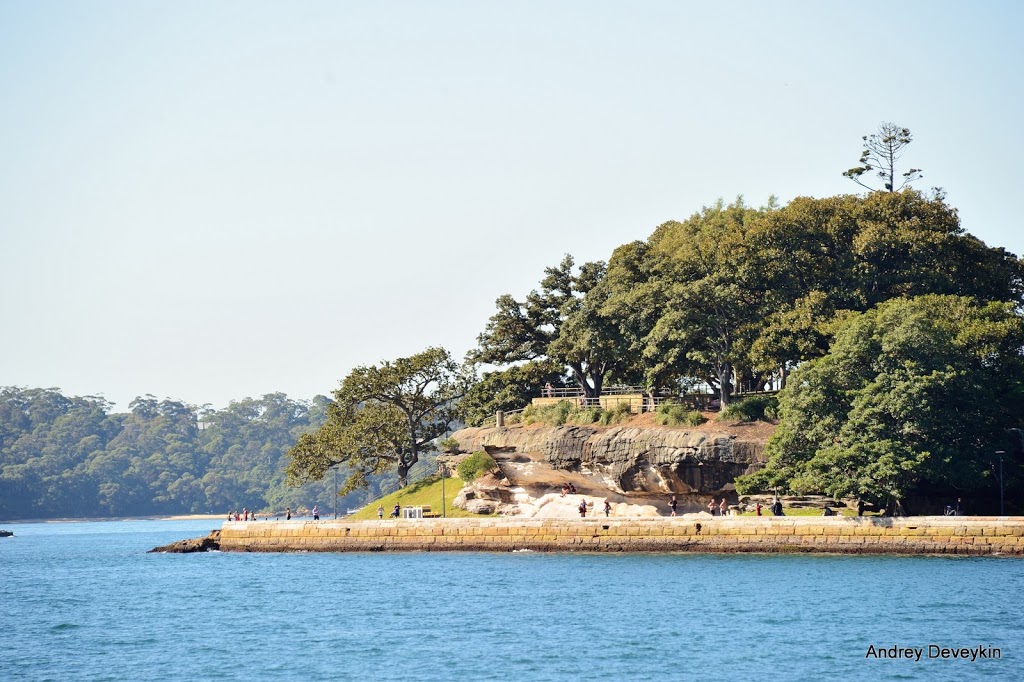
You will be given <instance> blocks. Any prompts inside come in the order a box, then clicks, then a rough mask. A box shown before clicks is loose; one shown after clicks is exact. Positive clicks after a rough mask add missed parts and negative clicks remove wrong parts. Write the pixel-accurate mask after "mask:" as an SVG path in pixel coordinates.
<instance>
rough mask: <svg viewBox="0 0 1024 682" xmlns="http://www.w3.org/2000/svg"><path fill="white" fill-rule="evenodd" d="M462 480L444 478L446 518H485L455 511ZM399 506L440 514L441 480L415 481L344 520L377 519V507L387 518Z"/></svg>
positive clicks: (455, 477) (431, 478) (426, 479)
mask: <svg viewBox="0 0 1024 682" xmlns="http://www.w3.org/2000/svg"><path fill="white" fill-rule="evenodd" d="M462 486H463V483H462V479H461V478H458V477H457V476H451V477H446V478H445V480H444V496H445V498H446V500H447V504H446V516H447V517H448V518H474V519H478V518H481V517H486V516H487V515H486V514H471V513H469V512H468V511H464V510H462V509H456V508H455V506H454V505H453V504H452V500H454V499H455V496H456V495H458V494H459V491H460V490H461V489H462ZM396 503H397V504H400V505H402V506H403V507H419V506H425V505H430V510H431V511H432V512H436V513H438V514H440V513H441V479H440V478H439V477H438V476H431V477H429V478H425V479H423V480H420V481H417V482H415V483H413V484H412V485H410V486H407V487H405V488H402V489H401V490H399V491H397V492H393V493H391V494H390V495H386V496H385V497H383V498H382V499H380V500H378V501H377V502H374V503H371V504H369V505H367V506H365V507H363V508H362V509H360V510H359V511H357V512H356V513H355V514H352V515H351V516H348V517H346V518H349V519H355V520H357V521H365V520H368V519H376V518H377V507H378V505H379V506H382V507H384V518H385V519H386V518H388V515H389V514H391V510H392V509H394V507H395V504H396Z"/></svg>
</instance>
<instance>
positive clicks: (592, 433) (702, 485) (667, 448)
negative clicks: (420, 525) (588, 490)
mask: <svg viewBox="0 0 1024 682" xmlns="http://www.w3.org/2000/svg"><path fill="white" fill-rule="evenodd" d="M453 438H455V439H456V440H457V441H458V442H459V449H460V450H461V451H463V452H475V451H477V450H486V451H487V452H488V453H490V454H491V456H492V457H494V458H495V460H496V461H498V463H499V464H501V465H502V469H503V470H504V471H505V472H506V473H507V474H509V475H510V477H511V479H512V480H513V482H516V478H517V477H516V473H517V470H518V471H519V473H520V474H521V476H523V477H525V478H530V477H531V473H538V474H539V473H541V472H539V471H535V472H530V471H528V470H529V469H530V468H531V467H530V465H534V466H533V468H534V469H536V468H537V466H536V465H541V464H543V465H547V466H548V467H550V469H551V470H553V471H557V472H566V473H577V474H582V475H584V476H586V477H587V478H589V479H592V480H593V479H597V480H599V481H600V482H601V483H602V484H603V486H604V487H606V488H607V489H608V490H610V491H611V492H613V493H617V494H619V495H641V496H643V495H651V494H654V495H671V494H673V493H674V494H678V495H688V496H693V495H705V496H708V495H712V494H715V493H730V492H732V490H733V486H732V482H733V480H734V479H735V478H736V477H737V476H739V475H740V474H744V473H749V472H751V471H753V470H756V469H757V468H759V467H760V466H761V465H762V464H763V462H764V459H763V452H764V443H763V441H761V440H747V439H744V438H743V437H742V436H741V435H739V434H736V433H730V432H728V431H708V430H696V429H695V430H681V429H664V428H637V427H628V426H626V427H612V428H600V427H589V426H555V427H540V428H535V427H506V428H468V429H463V430H461V431H458V432H456V433H455V434H454V435H453Z"/></svg>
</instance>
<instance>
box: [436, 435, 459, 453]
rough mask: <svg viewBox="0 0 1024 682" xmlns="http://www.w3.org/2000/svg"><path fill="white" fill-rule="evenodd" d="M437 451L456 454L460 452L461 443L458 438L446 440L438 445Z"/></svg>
mask: <svg viewBox="0 0 1024 682" xmlns="http://www.w3.org/2000/svg"><path fill="white" fill-rule="evenodd" d="M437 449H438V450H440V451H441V452H447V453H454V452H458V451H459V441H458V439H457V438H445V439H444V440H442V441H441V442H439V443H438V444H437Z"/></svg>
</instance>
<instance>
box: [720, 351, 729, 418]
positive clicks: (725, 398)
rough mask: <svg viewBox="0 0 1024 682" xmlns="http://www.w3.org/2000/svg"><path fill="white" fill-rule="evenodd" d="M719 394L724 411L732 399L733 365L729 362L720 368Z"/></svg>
mask: <svg viewBox="0 0 1024 682" xmlns="http://www.w3.org/2000/svg"><path fill="white" fill-rule="evenodd" d="M718 393H719V401H720V402H721V405H722V409H723V410H724V409H725V408H726V407H727V406H728V405H729V402H730V398H731V397H732V365H730V364H729V363H728V362H726V363H723V364H721V365H719V366H718Z"/></svg>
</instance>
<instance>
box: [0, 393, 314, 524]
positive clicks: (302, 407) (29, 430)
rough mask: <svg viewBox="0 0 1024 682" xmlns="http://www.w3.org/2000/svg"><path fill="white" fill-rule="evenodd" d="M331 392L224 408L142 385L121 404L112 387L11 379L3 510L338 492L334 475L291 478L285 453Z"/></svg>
mask: <svg viewBox="0 0 1024 682" xmlns="http://www.w3.org/2000/svg"><path fill="white" fill-rule="evenodd" d="M328 403H329V401H328V400H327V399H326V398H324V397H322V396H320V397H317V398H314V399H313V400H311V401H296V400H291V399H289V398H288V397H287V396H285V395H284V394H282V393H272V394H268V395H265V396H263V397H262V398H245V399H243V400H240V401H236V402H232V403H231V404H230V405H228V406H227V407H226V408H224V409H221V410H212V409H210V408H208V407H197V406H192V405H186V404H184V403H181V402H178V401H174V400H167V399H165V400H158V399H157V398H155V397H154V396H150V395H147V396H141V397H139V398H136V399H135V400H133V401H132V403H131V405H130V406H129V407H130V411H129V412H126V413H114V412H112V411H111V407H112V406H111V405H110V403H108V402H107V401H105V400H103V399H102V398H96V397H92V396H86V397H68V396H65V395H63V394H62V393H61V392H60V391H59V390H58V389H55V388H46V389H39V388H33V389H25V388H17V387H7V388H3V389H0V516H3V517H6V518H52V517H61V516H67V517H74V516H77V517H82V516H95V517H105V516H132V515H158V514H185V513H206V512H216V513H225V512H226V511H227V510H228V509H241V508H242V507H248V508H250V509H264V508H267V507H271V508H284V506H286V505H291V506H293V507H297V506H299V505H309V506H311V505H312V504H314V503H316V502H319V503H320V504H327V503H330V502H331V501H332V500H331V494H330V493H329V492H328V491H327V489H326V487H325V486H323V485H316V486H307V487H305V488H289V487H287V486H286V485H285V483H284V462H285V457H286V454H287V451H288V449H289V448H290V447H291V446H292V444H294V442H295V439H296V438H297V437H298V436H299V435H300V434H302V433H303V432H305V431H307V430H311V429H313V428H316V427H318V426H319V425H320V424H321V423H323V420H324V418H325V411H326V408H327V404H328Z"/></svg>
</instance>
